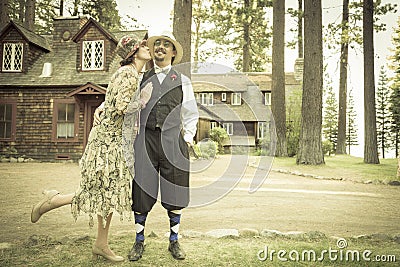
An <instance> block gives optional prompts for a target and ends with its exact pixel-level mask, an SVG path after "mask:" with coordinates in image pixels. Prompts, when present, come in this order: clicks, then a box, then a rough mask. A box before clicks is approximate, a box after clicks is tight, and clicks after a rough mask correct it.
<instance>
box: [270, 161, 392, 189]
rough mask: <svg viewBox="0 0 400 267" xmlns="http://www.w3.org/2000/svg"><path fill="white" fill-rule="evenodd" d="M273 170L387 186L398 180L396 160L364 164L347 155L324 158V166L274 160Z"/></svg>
mask: <svg viewBox="0 0 400 267" xmlns="http://www.w3.org/2000/svg"><path fill="white" fill-rule="evenodd" d="M272 169H273V170H283V171H289V172H298V173H302V174H311V175H316V176H321V177H325V178H333V179H339V180H340V179H343V180H350V181H356V182H367V181H369V182H372V183H376V184H382V183H383V184H387V183H389V182H391V181H396V180H399V179H398V178H396V174H397V159H380V164H365V163H364V162H363V158H358V157H353V156H349V155H336V156H329V157H328V156H325V164H324V165H318V166H314V165H297V164H296V158H277V157H276V158H274V162H273V165H272Z"/></svg>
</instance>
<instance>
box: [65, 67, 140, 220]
mask: <svg viewBox="0 0 400 267" xmlns="http://www.w3.org/2000/svg"><path fill="white" fill-rule="evenodd" d="M138 86H139V74H138V72H137V71H136V69H135V68H134V67H133V65H126V66H123V67H120V68H119V69H118V70H117V71H116V73H115V74H114V75H113V76H112V78H111V80H110V83H109V85H108V88H107V93H106V97H105V103H104V111H103V112H102V114H101V123H100V124H99V125H97V126H94V127H93V128H92V130H91V131H90V134H89V138H88V143H87V145H86V149H85V151H84V153H83V156H82V158H81V160H80V162H79V166H80V169H81V175H82V180H81V182H80V186H79V188H78V190H77V191H76V192H75V196H74V198H73V200H72V205H71V211H72V215H73V217H74V219H75V220H76V219H77V217H78V215H79V214H81V213H82V212H83V213H86V214H88V215H89V225H90V226H91V227H92V226H93V216H94V215H100V216H102V218H103V226H105V222H106V219H107V217H108V215H109V214H110V213H113V212H117V213H119V214H120V215H121V220H122V219H123V218H124V217H126V218H128V219H129V220H131V219H132V209H131V202H132V196H131V195H132V192H131V182H132V178H133V168H131V167H130V166H133V159H134V151H133V149H132V148H133V141H134V140H135V137H136V133H137V125H135V123H136V121H137V116H138V115H137V114H138V112H139V110H140V108H141V103H140V93H139V92H140V90H138ZM127 112H128V113H129V114H127V118H125V114H126V113H127ZM128 115H129V116H128ZM128 117H129V120H128ZM124 118H125V122H124ZM123 132H125V133H124V136H126V135H128V137H129V138H128V139H129V140H125V139H126V138H123ZM125 157H127V161H126V160H125ZM127 163H128V164H127ZM128 165H129V167H128Z"/></svg>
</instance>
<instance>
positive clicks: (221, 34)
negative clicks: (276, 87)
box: [204, 0, 272, 72]
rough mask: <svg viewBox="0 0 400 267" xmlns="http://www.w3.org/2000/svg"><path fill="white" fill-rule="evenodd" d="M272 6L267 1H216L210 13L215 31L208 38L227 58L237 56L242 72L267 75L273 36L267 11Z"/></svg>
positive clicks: (210, 19)
mask: <svg viewBox="0 0 400 267" xmlns="http://www.w3.org/2000/svg"><path fill="white" fill-rule="evenodd" d="M271 6H272V1H267V0H240V1H227V0H214V1H213V3H212V5H211V7H210V10H206V12H207V13H208V15H209V18H208V20H207V22H208V23H210V25H212V27H211V29H210V30H209V31H208V32H207V34H205V35H204V38H206V39H208V40H211V41H213V42H215V43H216V44H217V47H216V49H218V51H219V52H221V51H224V54H225V56H229V57H232V56H233V57H234V58H235V67H236V68H237V69H238V70H241V71H244V72H248V71H264V68H265V65H266V62H267V57H266V56H265V54H266V49H267V48H268V47H270V45H271V40H270V38H271V36H272V33H271V30H270V27H268V21H267V20H266V19H265V12H266V11H265V9H266V8H267V7H271ZM221 48H223V49H222V50H221Z"/></svg>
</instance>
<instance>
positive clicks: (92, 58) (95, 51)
mask: <svg viewBox="0 0 400 267" xmlns="http://www.w3.org/2000/svg"><path fill="white" fill-rule="evenodd" d="M82 50H83V54H82V69H83V70H102V69H103V66H104V41H103V40H101V41H84V42H83V49H82Z"/></svg>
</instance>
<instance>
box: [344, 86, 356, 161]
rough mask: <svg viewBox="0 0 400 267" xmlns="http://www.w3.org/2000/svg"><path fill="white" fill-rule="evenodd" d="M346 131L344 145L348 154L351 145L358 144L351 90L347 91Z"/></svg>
mask: <svg viewBox="0 0 400 267" xmlns="http://www.w3.org/2000/svg"><path fill="white" fill-rule="evenodd" d="M346 115H347V118H346V122H347V127H346V128H347V132H346V146H347V153H348V154H349V155H350V153H351V147H352V146H356V145H358V129H357V125H356V120H357V119H356V118H357V112H356V109H355V108H354V97H353V94H352V91H351V90H350V91H349V92H348V98H347V113H346Z"/></svg>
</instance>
